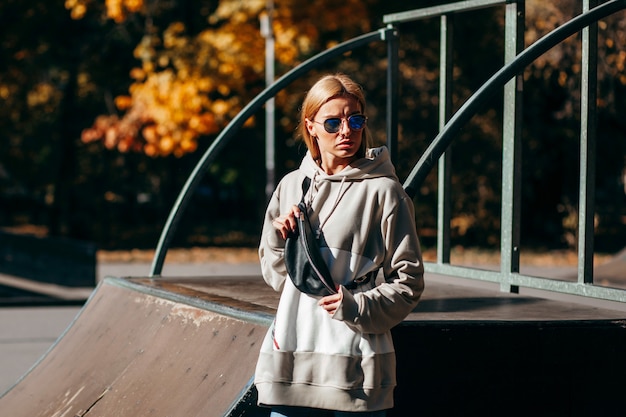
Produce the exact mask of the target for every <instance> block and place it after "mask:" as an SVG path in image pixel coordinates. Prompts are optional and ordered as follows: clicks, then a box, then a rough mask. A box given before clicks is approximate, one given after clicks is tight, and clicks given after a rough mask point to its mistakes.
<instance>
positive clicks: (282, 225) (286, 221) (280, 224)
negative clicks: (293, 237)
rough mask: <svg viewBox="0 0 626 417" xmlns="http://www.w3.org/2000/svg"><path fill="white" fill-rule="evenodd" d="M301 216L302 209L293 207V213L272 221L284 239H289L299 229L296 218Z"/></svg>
mask: <svg viewBox="0 0 626 417" xmlns="http://www.w3.org/2000/svg"><path fill="white" fill-rule="evenodd" d="M299 216H300V209H299V208H298V206H292V207H291V211H290V212H289V213H286V214H282V215H280V216H278V217H276V218H275V219H274V220H272V225H273V226H274V227H275V228H276V230H277V231H278V233H279V234H280V236H281V237H282V238H283V239H287V236H288V235H289V233H290V232H295V231H296V228H297V224H298V223H297V222H296V217H299Z"/></svg>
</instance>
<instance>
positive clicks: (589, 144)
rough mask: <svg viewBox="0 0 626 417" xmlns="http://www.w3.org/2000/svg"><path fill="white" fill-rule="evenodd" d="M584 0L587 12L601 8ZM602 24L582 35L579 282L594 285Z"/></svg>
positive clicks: (593, 2)
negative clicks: (599, 69)
mask: <svg viewBox="0 0 626 417" xmlns="http://www.w3.org/2000/svg"><path fill="white" fill-rule="evenodd" d="M597 4H598V2H597V0H584V1H583V12H587V11H588V10H589V9H590V8H592V7H595V6H597ZM597 86H598V23H597V22H594V23H592V24H591V25H589V26H588V27H586V28H584V29H583V31H582V80H581V87H580V89H581V92H580V93H581V94H580V99H581V103H580V113H581V114H580V182H579V186H578V282H579V283H585V284H593V251H594V233H593V223H594V217H595V191H596V186H595V183H596V128H597V118H596V116H597V114H596V99H597V95H598V91H597Z"/></svg>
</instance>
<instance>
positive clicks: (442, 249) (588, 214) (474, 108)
mask: <svg viewBox="0 0 626 417" xmlns="http://www.w3.org/2000/svg"><path fill="white" fill-rule="evenodd" d="M592 1H593V2H594V3H593V6H595V0H584V1H583V12H582V13H581V14H580V15H578V16H576V17H575V18H573V19H572V20H570V21H569V22H567V23H565V24H563V25H561V26H560V27H558V28H557V29H555V30H553V31H552V32H550V33H548V34H547V35H545V36H544V37H543V38H541V39H539V40H538V41H536V42H535V43H534V44H532V45H531V46H529V47H528V48H526V49H524V48H523V34H524V11H525V10H524V8H525V4H524V1H523V0H470V1H461V2H458V3H453V4H449V5H445V6H435V7H429V8H424V9H418V10H412V11H407V12H403V13H397V14H392V15H386V16H385V17H384V22H385V23H386V24H387V27H386V28H384V29H380V30H378V31H375V32H371V33H368V34H365V35H362V36H360V37H357V38H354V39H352V40H350V41H347V42H344V43H342V44H339V45H337V46H336V47H334V48H331V49H329V50H327V51H324V52H322V53H320V54H319V55H317V56H314V57H312V58H311V59H309V60H307V61H306V62H304V63H303V64H301V65H299V66H298V67H296V68H294V69H293V70H291V71H290V72H288V73H287V74H285V75H284V76H282V77H281V78H279V79H278V80H277V81H276V82H274V83H273V84H271V85H270V86H269V87H267V88H266V89H265V90H264V91H263V92H262V93H261V94H259V95H258V96H257V97H256V98H255V99H254V100H253V101H252V102H250V103H249V104H248V105H247V106H246V107H245V108H244V109H243V110H242V111H241V112H240V113H239V114H238V115H237V116H236V117H235V118H234V119H233V120H232V121H231V122H230V123H229V124H228V126H227V127H226V128H225V129H224V130H223V131H222V133H221V134H220V135H219V136H218V137H217V139H216V140H215V141H214V142H213V144H212V145H211V146H210V147H209V149H208V150H207V151H206V152H205V154H204V155H203V157H202V158H201V159H200V161H199V162H198V164H197V165H196V167H195V169H194V170H193V172H192V173H191V175H190V177H189V179H188V180H187V182H186V183H185V185H184V187H183V189H182V190H181V193H180V194H179V197H178V199H177V200H176V202H175V204H174V206H173V208H172V211H171V212H170V216H169V217H168V219H167V222H166V224H165V226H164V229H163V232H162V234H161V237H160V239H159V243H158V246H157V249H156V253H155V257H154V259H153V263H152V268H151V271H150V276H158V275H160V273H161V271H162V267H163V262H164V259H165V255H166V252H167V250H168V247H169V244H170V242H171V239H172V235H173V233H174V232H175V229H176V227H177V224H178V222H179V219H180V217H181V215H182V213H183V211H184V209H185V208H186V206H187V204H188V203H189V200H190V197H191V195H192V194H193V192H194V190H195V188H196V187H197V185H198V184H199V182H200V179H201V177H202V175H203V174H204V172H206V169H207V167H208V166H209V165H210V164H211V162H212V161H213V160H214V159H215V157H216V156H217V154H218V152H219V151H220V150H221V149H222V148H223V147H224V146H225V144H226V143H227V142H228V141H229V140H230V139H231V138H232V137H233V136H234V134H235V133H236V132H237V131H238V130H239V129H240V128H241V127H242V126H243V124H244V122H245V121H246V120H247V119H248V118H249V117H250V116H252V115H253V114H254V113H255V112H256V111H258V110H259V109H260V108H261V107H262V106H263V104H264V103H265V102H266V101H267V100H268V99H270V98H272V97H274V96H275V95H276V94H277V93H278V92H279V91H280V90H282V89H283V88H285V87H286V86H287V85H289V84H290V83H291V82H293V81H294V80H295V79H297V78H299V77H300V76H301V75H303V74H304V73H306V72H308V71H309V70H311V69H314V68H317V67H319V66H321V65H322V64H324V63H326V62H327V61H328V60H330V59H332V58H334V57H338V56H340V55H341V54H343V53H345V52H347V51H351V50H354V49H356V48H358V47H361V46H363V45H367V44H369V43H372V42H376V41H385V42H386V43H387V54H388V68H387V84H388V89H387V91H388V94H387V135H388V136H387V146H388V147H389V149H390V152H391V156H392V160H394V161H395V160H396V158H397V132H398V130H397V114H398V112H397V106H398V63H399V59H398V36H399V35H398V28H397V26H396V25H398V24H401V23H404V22H408V21H413V20H419V19H426V18H433V17H439V18H440V21H441V24H440V28H441V29H440V36H441V42H440V45H441V47H440V48H441V49H440V92H439V94H440V108H439V118H440V121H439V126H440V132H439V134H438V135H437V136H436V137H435V138H434V140H433V141H432V142H431V143H430V145H429V146H428V148H427V149H426V151H425V152H424V153H423V155H422V157H421V158H420V159H419V161H418V162H417V164H416V165H415V166H414V168H413V170H412V171H411V173H410V174H409V176H408V177H407V179H406V181H405V183H404V187H405V189H406V190H407V192H408V193H409V195H410V196H414V194H415V190H416V189H417V188H419V185H420V184H421V183H422V182H423V181H424V179H425V178H426V176H427V175H428V173H429V172H430V171H431V170H432V169H433V168H434V165H435V162H437V163H438V184H439V186H438V233H437V261H436V262H435V263H430V262H429V263H426V270H427V271H428V272H432V273H439V274H445V275H450V276H456V277H462V278H470V279H475V280H481V281H490V282H494V283H499V284H500V287H501V290H503V291H511V292H517V291H518V289H519V287H527V288H534V289H539V290H547V291H555V292H560V293H566V294H573V295H580V296H585V297H593V298H599V299H605V300H612V301H619V302H626V290H619V289H614V288H606V287H601V286H597V285H594V284H593V247H594V243H593V240H594V238H593V217H594V216H593V215H594V191H595V188H594V187H595V186H594V180H595V178H594V169H595V157H594V155H595V151H594V149H595V140H596V132H595V122H594V116H595V111H596V109H595V102H596V88H595V86H596V83H597V79H596V74H597V69H596V67H597V42H596V40H597V22H598V20H600V19H602V18H604V17H607V16H609V15H611V14H614V13H617V12H618V11H621V10H624V9H626V0H611V1H608V2H606V3H604V4H602V5H599V6H595V7H592V3H591V2H592ZM494 6H504V8H505V39H506V40H505V65H504V66H503V68H502V69H500V70H499V71H498V72H496V73H495V74H494V75H493V76H492V77H491V78H490V79H489V80H488V81H487V82H486V83H485V84H483V85H482V87H480V88H479V89H478V90H477V91H476V92H475V93H474V94H473V95H472V96H471V97H470V98H469V99H468V100H467V101H466V102H465V103H464V104H463V105H462V106H461V107H460V109H459V110H458V111H457V112H456V113H455V114H454V115H450V113H451V112H450V108H451V106H450V102H451V100H450V97H451V93H450V83H449V79H450V74H451V68H452V64H451V59H450V58H451V52H450V50H451V43H452V42H451V35H452V28H451V27H450V25H448V17H449V16H450V15H451V14H453V13H461V12H466V11H470V10H476V9H480V8H487V7H494ZM580 31H582V32H583V41H582V42H583V45H582V48H583V56H582V68H583V79H582V88H581V108H582V115H581V140H580V144H581V145H580V160H581V162H580V173H581V180H580V184H579V196H580V203H579V226H578V228H579V233H578V235H579V240H578V248H579V249H578V259H579V265H578V279H577V282H566V281H560V280H555V279H546V278H540V277H533V276H528V275H523V274H520V272H519V255H520V248H519V235H520V215H519V213H520V182H521V169H520V166H521V161H520V160H521V156H520V136H521V135H520V131H521V105H520V104H521V94H522V91H523V79H522V77H521V75H520V74H521V72H522V71H523V69H524V68H525V67H527V66H528V65H530V64H531V63H532V62H533V61H534V60H536V59H537V58H538V57H539V56H541V55H542V54H544V53H545V52H547V51H548V50H549V49H551V48H553V47H554V46H556V45H558V44H559V43H560V42H562V41H564V40H565V39H566V38H568V37H569V36H571V35H573V34H575V33H578V32H580ZM498 91H504V116H503V126H504V129H503V152H502V154H503V161H502V162H503V163H502V166H503V172H502V190H503V192H502V219H501V224H502V227H501V265H500V271H486V270H480V269H475V268H469V267H461V266H454V265H451V264H450V228H449V223H450V203H449V201H450V198H449V192H450V191H449V190H450V187H449V182H450V159H449V156H448V155H447V154H446V149H447V148H448V146H449V145H450V143H451V142H452V141H453V139H454V137H455V135H456V134H457V133H458V132H459V130H460V129H461V128H462V127H463V126H464V125H465V124H466V123H467V122H468V121H469V120H470V119H471V118H472V117H473V116H474V115H475V114H476V113H477V112H478V110H480V109H481V108H482V107H483V105H484V104H485V102H486V101H487V100H488V99H489V98H491V97H492V96H493V95H494V94H496V93H497V92H498Z"/></svg>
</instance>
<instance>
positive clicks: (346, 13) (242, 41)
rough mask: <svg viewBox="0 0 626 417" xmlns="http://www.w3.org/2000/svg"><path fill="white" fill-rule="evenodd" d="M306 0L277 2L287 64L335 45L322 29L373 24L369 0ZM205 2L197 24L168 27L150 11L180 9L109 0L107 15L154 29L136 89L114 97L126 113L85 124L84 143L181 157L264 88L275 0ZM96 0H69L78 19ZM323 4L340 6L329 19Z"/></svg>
mask: <svg viewBox="0 0 626 417" xmlns="http://www.w3.org/2000/svg"><path fill="white" fill-rule="evenodd" d="M300 3H301V2H298V1H292V0H291V1H290V0H283V1H277V2H276V6H275V9H274V10H275V13H274V16H273V19H272V20H273V31H274V34H275V39H276V53H275V55H276V60H277V65H279V66H282V67H283V68H291V67H293V66H295V65H296V64H297V63H298V62H299V61H300V60H301V59H302V58H303V57H306V56H307V55H310V54H311V53H313V52H316V51H318V50H319V49H320V47H325V46H327V45H323V46H321V45H319V42H320V31H330V32H338V31H339V30H340V29H341V31H342V32H343V33H342V36H344V37H345V36H350V34H351V33H359V32H361V31H363V30H367V29H369V28H368V24H367V22H368V18H367V12H366V6H365V4H363V3H362V2H359V1H356V0H349V1H343V2H334V1H317V2H314V4H310V3H308V4H307V7H302V4H300ZM315 3H317V4H315ZM201 4H203V5H202V6H201V7H200V10H198V11H199V12H200V13H201V15H202V16H203V17H204V18H205V22H204V25H196V26H195V27H192V28H190V27H189V26H190V24H189V23H190V22H188V21H183V20H174V21H171V22H165V24H164V27H162V28H161V27H159V26H158V25H157V24H156V23H155V19H153V18H151V16H155V15H161V14H165V13H169V12H171V10H168V9H166V6H161V5H160V3H159V2H156V1H151V0H107V1H106V2H105V5H104V6H105V12H106V16H107V17H108V18H109V19H112V20H114V21H115V22H116V23H118V24H122V25H123V24H125V23H126V22H127V20H128V19H129V18H131V17H132V16H133V15H139V16H141V18H142V19H143V21H144V25H145V34H144V36H143V38H142V39H141V42H140V43H139V44H138V45H137V46H136V48H135V50H134V56H135V58H136V59H137V60H138V64H139V65H138V66H137V67H135V68H134V69H133V70H132V71H131V74H130V75H131V77H132V79H133V83H132V85H131V86H130V89H129V92H128V94H127V95H120V96H117V97H116V98H115V105H116V108H117V112H115V113H113V114H106V115H102V116H99V117H98V118H97V119H96V120H95V122H94V124H93V126H92V127H90V128H87V129H85V130H84V131H83V133H82V140H83V141H84V142H91V141H98V140H101V141H103V142H104V145H105V146H106V147H107V148H109V149H112V148H117V149H118V150H119V151H121V152H126V151H137V152H143V153H145V154H147V155H149V156H153V157H156V156H167V155H170V154H173V155H175V156H177V157H180V156H182V155H184V154H187V153H191V152H194V151H195V150H196V149H197V147H198V141H199V140H200V139H201V138H203V137H207V136H210V135H214V134H216V133H217V132H219V131H220V130H221V129H222V128H223V127H224V126H225V125H226V123H227V122H228V121H230V120H231V119H232V118H233V117H234V116H235V115H236V114H237V112H238V111H239V110H240V109H241V108H242V107H243V105H245V104H246V103H247V102H248V101H249V100H251V98H252V97H254V95H255V94H256V93H258V92H259V91H260V90H261V88H262V87H264V84H263V79H264V78H263V74H264V70H265V68H264V66H265V61H264V58H263V57H264V50H265V48H264V39H263V37H262V36H261V35H260V33H259V17H260V15H261V14H262V13H265V12H266V11H265V9H266V1H265V0H255V1H246V2H241V1H235V0H223V1H219V2H217V3H216V2H204V3H202V2H201ZM95 6H96V4H94V2H90V1H87V0H68V1H67V2H66V7H68V8H69V9H70V12H71V14H72V16H73V17H74V18H76V19H80V18H81V17H82V16H83V15H84V13H85V12H86V10H87V8H89V7H95ZM322 6H323V7H330V8H331V9H332V10H333V13H330V14H323V17H322V15H321V14H319V13H317V10H319V8H320V7H322ZM322 19H323V21H322ZM251 122H252V121H251Z"/></svg>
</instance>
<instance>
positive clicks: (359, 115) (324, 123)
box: [313, 114, 367, 133]
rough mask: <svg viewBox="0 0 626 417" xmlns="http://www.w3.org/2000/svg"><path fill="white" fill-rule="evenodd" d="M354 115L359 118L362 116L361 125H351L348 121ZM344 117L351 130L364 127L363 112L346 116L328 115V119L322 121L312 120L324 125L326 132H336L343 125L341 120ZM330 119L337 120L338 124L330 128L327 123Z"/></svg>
mask: <svg viewBox="0 0 626 417" xmlns="http://www.w3.org/2000/svg"><path fill="white" fill-rule="evenodd" d="M354 117H359V118H361V117H362V118H363V124H361V127H353V126H352V124H351V123H350V121H351V119H352V118H354ZM344 119H346V121H347V122H348V128H350V130H353V131H355V132H358V131H359V130H363V129H364V128H365V125H366V124H367V116H365V115H363V114H353V115H351V116H348V117H347V118H345V117H329V118H328V119H326V120H324V121H323V122H318V121H315V120H313V122H315V123H319V124H321V125H322V126H324V130H325V131H326V132H327V133H337V132H339V131H340V130H341V126H342V125H343V120H344ZM331 120H338V121H339V124H338V125H337V127H335V128H332V127H330V126H329V125H328V122H329V121H331Z"/></svg>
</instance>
